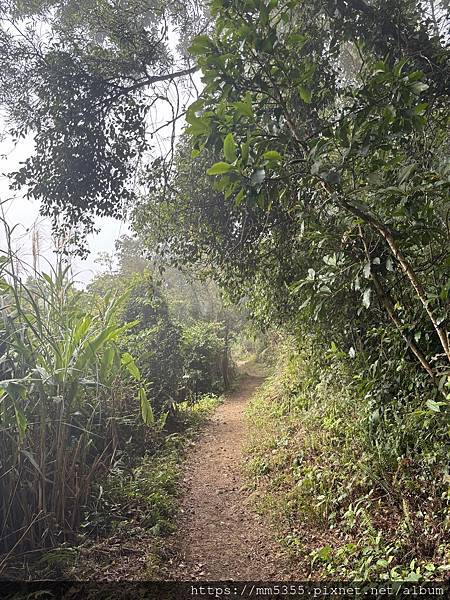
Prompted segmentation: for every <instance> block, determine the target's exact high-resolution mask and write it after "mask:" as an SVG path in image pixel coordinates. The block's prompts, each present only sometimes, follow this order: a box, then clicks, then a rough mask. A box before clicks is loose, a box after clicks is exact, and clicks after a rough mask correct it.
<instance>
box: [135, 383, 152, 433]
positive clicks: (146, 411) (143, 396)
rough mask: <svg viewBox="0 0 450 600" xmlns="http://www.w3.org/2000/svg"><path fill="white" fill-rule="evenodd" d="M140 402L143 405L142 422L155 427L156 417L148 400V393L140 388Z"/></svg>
mask: <svg viewBox="0 0 450 600" xmlns="http://www.w3.org/2000/svg"><path fill="white" fill-rule="evenodd" d="M138 400H139V402H140V404H141V415H142V420H143V421H144V423H145V424H146V425H153V424H154V423H155V416H154V414H153V410H152V407H151V405H150V402H149V400H148V396H147V392H146V391H145V388H143V387H140V388H139V390H138Z"/></svg>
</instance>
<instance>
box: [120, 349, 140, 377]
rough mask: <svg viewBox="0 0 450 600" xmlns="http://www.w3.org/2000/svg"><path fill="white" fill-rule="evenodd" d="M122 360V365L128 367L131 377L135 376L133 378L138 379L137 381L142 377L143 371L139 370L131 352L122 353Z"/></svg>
mask: <svg viewBox="0 0 450 600" xmlns="http://www.w3.org/2000/svg"><path fill="white" fill-rule="evenodd" d="M121 361H122V365H123V366H124V367H125V368H126V369H127V371H128V373H129V374H130V375H131V377H133V379H136V381H139V380H140V379H141V372H140V371H139V369H138V367H137V365H136V363H135V361H134V358H133V357H132V356H131V354H130V353H129V352H124V353H123V354H122V359H121Z"/></svg>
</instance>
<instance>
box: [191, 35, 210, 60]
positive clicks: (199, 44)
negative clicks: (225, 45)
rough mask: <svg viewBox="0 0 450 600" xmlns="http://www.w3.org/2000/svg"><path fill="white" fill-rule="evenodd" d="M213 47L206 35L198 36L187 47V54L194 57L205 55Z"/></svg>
mask: <svg viewBox="0 0 450 600" xmlns="http://www.w3.org/2000/svg"><path fill="white" fill-rule="evenodd" d="M212 46H213V43H212V41H211V40H210V39H209V37H208V36H207V35H198V36H197V37H195V38H194V39H193V41H192V44H191V45H190V46H189V52H190V53H191V54H194V55H196V56H198V55H201V54H206V53H207V52H208V51H209V50H211V48H212Z"/></svg>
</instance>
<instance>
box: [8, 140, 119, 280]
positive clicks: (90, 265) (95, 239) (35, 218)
mask: <svg viewBox="0 0 450 600" xmlns="http://www.w3.org/2000/svg"><path fill="white" fill-rule="evenodd" d="M32 151H33V142H32V139H30V140H26V141H23V142H20V143H19V144H18V145H17V146H16V147H14V145H13V143H12V142H11V140H5V141H3V142H2V143H0V201H4V200H6V199H8V202H7V203H6V204H4V205H3V207H4V210H5V215H6V219H7V221H8V223H9V225H10V226H11V227H12V226H15V227H16V228H15V230H14V233H13V245H14V249H15V250H16V251H18V254H19V256H20V257H21V259H23V260H24V261H25V262H29V263H30V264H31V262H32V253H31V243H32V242H31V240H32V231H33V228H35V229H36V230H37V231H38V232H39V239H40V253H41V255H42V260H41V261H40V267H41V269H42V270H44V271H45V270H46V269H45V259H47V260H50V261H52V257H53V251H52V242H51V226H50V222H49V221H48V219H45V218H44V217H42V216H41V215H40V214H39V203H38V202H37V201H35V200H29V199H27V198H26V197H25V192H24V191H20V192H17V191H16V190H13V191H12V190H10V189H9V180H8V177H7V176H6V175H5V173H8V172H11V171H14V170H15V169H17V167H18V166H19V163H20V162H21V161H23V160H24V159H25V158H27V156H29V155H30V154H31V153H32ZM96 226H97V227H98V229H99V233H98V234H95V235H91V236H89V248H90V251H91V253H90V255H89V256H88V258H87V259H86V260H81V259H77V258H75V259H74V261H73V271H74V273H75V274H76V279H77V280H79V281H80V283H87V282H89V281H90V280H91V279H92V278H93V276H94V275H95V274H96V273H98V272H100V271H101V267H100V265H99V264H97V263H96V262H95V259H96V258H97V257H98V254H99V253H100V252H113V251H114V242H115V241H116V239H117V238H118V237H120V236H121V235H123V234H125V233H127V232H128V227H127V225H126V223H123V222H121V221H116V220H115V219H110V218H102V219H97V221H96ZM5 243H6V240H5V232H4V231H3V228H0V248H1V249H4V248H5Z"/></svg>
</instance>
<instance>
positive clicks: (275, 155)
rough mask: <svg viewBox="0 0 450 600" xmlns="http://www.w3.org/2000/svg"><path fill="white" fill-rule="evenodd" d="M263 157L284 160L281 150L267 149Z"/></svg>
mask: <svg viewBox="0 0 450 600" xmlns="http://www.w3.org/2000/svg"><path fill="white" fill-rule="evenodd" d="M263 158H265V159H266V160H274V161H281V160H282V158H281V154H280V153H279V152H277V151H276V150H267V152H264V154H263Z"/></svg>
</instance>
